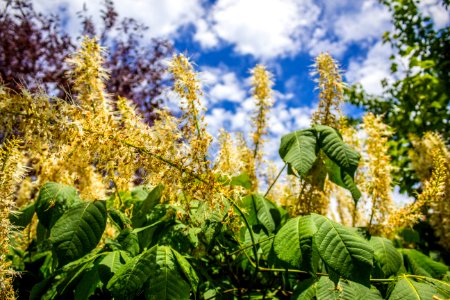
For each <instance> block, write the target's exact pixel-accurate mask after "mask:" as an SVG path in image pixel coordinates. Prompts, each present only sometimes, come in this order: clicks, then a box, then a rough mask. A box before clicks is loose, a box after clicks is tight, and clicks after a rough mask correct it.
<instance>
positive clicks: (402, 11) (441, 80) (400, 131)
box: [348, 0, 450, 195]
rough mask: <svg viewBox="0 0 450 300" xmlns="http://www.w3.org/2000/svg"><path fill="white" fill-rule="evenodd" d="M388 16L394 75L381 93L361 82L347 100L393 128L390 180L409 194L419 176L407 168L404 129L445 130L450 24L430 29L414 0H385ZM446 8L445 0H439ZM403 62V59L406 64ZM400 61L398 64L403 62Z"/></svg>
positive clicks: (446, 133) (407, 142) (449, 115)
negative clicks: (390, 18)
mask: <svg viewBox="0 0 450 300" xmlns="http://www.w3.org/2000/svg"><path fill="white" fill-rule="evenodd" d="M381 2H383V3H384V4H385V5H386V6H387V7H388V9H389V10H390V11H391V13H392V16H393V26H394V29H393V30H392V32H387V33H386V34H385V36H384V42H385V43H387V44H389V45H390V46H391V47H392V49H393V52H394V55H392V56H391V61H392V63H391V72H392V76H393V77H394V78H396V79H395V80H394V81H393V82H387V81H386V82H384V83H383V85H384V91H383V93H382V95H381V96H374V95H368V94H366V93H365V92H364V90H363V89H362V87H361V86H355V87H353V88H352V89H351V90H350V92H349V93H348V98H349V100H350V102H352V103H354V104H357V105H359V106H362V107H364V108H365V109H366V110H367V111H370V112H373V113H374V114H376V115H383V116H384V117H383V119H384V121H385V122H386V123H387V124H388V125H389V126H391V127H392V128H393V129H394V133H393V138H392V140H391V141H390V151H389V153H390V155H392V157H393V163H394V164H395V166H396V167H397V168H396V171H395V180H396V184H398V185H399V186H400V188H401V191H407V192H408V193H409V194H410V195H412V194H413V191H414V189H415V188H416V186H415V184H417V183H418V182H419V180H418V179H419V178H417V175H416V174H415V172H414V171H413V170H412V166H411V158H410V157H409V156H408V150H410V149H411V148H412V144H411V142H410V139H409V136H408V135H409V134H411V133H413V134H415V135H418V136H420V137H421V136H422V135H424V134H425V133H426V132H428V131H434V132H437V133H439V134H441V135H442V137H443V139H444V141H448V140H449V138H450V136H449V130H448V127H449V124H448V120H449V119H450V113H449V107H448V103H449V99H450V86H449V84H448V82H449V74H450V57H449V51H448V48H449V46H450V32H449V30H450V27H448V26H446V27H444V28H441V29H435V27H434V24H433V22H432V20H431V19H430V17H426V16H423V14H422V13H421V11H420V8H419V7H420V1H419V0H406V1H405V0H384V1H381ZM442 2H443V3H442V4H443V6H445V8H444V7H442V10H445V11H447V13H448V1H442ZM405 62H406V65H405ZM402 66H403V67H402Z"/></svg>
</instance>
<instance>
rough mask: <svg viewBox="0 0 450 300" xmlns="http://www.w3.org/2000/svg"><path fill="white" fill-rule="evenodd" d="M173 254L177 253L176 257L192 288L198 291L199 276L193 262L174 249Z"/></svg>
mask: <svg viewBox="0 0 450 300" xmlns="http://www.w3.org/2000/svg"><path fill="white" fill-rule="evenodd" d="M172 252H173V254H174V255H175V259H176V261H177V263H178V265H179V267H180V269H181V271H182V272H183V274H184V276H185V278H186V279H187V281H188V282H189V284H190V286H191V289H192V290H193V291H194V293H196V292H197V286H198V284H199V281H200V280H199V278H198V276H197V273H196V272H195V270H194V268H193V267H192V266H191V264H190V263H189V262H188V261H187V259H186V258H184V257H183V256H182V255H181V254H180V253H178V252H177V251H175V250H174V249H172Z"/></svg>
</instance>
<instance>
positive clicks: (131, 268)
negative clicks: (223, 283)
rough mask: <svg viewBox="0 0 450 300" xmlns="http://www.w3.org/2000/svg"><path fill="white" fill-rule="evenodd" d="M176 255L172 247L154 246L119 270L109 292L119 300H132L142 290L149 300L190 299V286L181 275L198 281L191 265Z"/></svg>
mask: <svg viewBox="0 0 450 300" xmlns="http://www.w3.org/2000/svg"><path fill="white" fill-rule="evenodd" d="M174 253H175V252H174V250H173V249H171V248H170V247H167V246H153V247H152V248H151V249H149V250H146V251H144V252H143V253H141V254H140V255H138V256H136V257H134V258H132V259H131V260H130V261H129V262H128V263H127V264H125V265H123V266H122V267H120V268H119V269H118V270H117V271H116V274H115V275H114V276H113V277H112V278H111V279H110V280H109V282H108V285H107V289H108V290H109V291H110V292H111V293H112V295H113V296H114V297H115V298H117V299H130V298H133V296H134V295H137V294H138V293H140V292H142V290H143V288H145V294H146V298H147V299H158V300H159V299H188V298H189V294H190V288H189V284H188V283H187V282H186V281H185V280H184V279H183V278H182V276H189V280H193V281H192V282H195V281H196V280H197V281H198V279H196V278H195V276H194V274H195V272H194V271H193V270H191V269H190V268H189V267H188V264H189V263H188V262H187V261H183V260H182V259H180V260H177V258H176V257H175V255H176V254H174ZM179 261H181V264H182V265H183V266H181V264H180V263H179ZM186 274H188V275H186Z"/></svg>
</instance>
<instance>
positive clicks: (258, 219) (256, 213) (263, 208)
mask: <svg viewBox="0 0 450 300" xmlns="http://www.w3.org/2000/svg"><path fill="white" fill-rule="evenodd" d="M242 207H243V208H244V210H245V212H246V213H247V215H248V219H247V220H248V221H249V223H250V225H257V224H261V225H263V226H264V228H266V230H267V232H268V233H272V232H274V231H275V229H276V227H277V226H278V224H279V223H280V219H281V214H280V211H279V210H278V208H277V207H276V206H275V204H273V203H272V202H271V201H269V200H267V199H265V198H264V197H263V196H261V195H258V194H252V195H248V196H246V197H244V198H242Z"/></svg>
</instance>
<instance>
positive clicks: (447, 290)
mask: <svg viewBox="0 0 450 300" xmlns="http://www.w3.org/2000/svg"><path fill="white" fill-rule="evenodd" d="M417 281H422V282H426V283H428V284H429V285H432V286H433V287H434V288H435V289H436V291H437V292H438V293H439V294H441V295H442V296H443V297H445V298H446V299H450V283H449V282H445V281H441V280H437V279H434V278H431V277H420V278H417Z"/></svg>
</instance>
